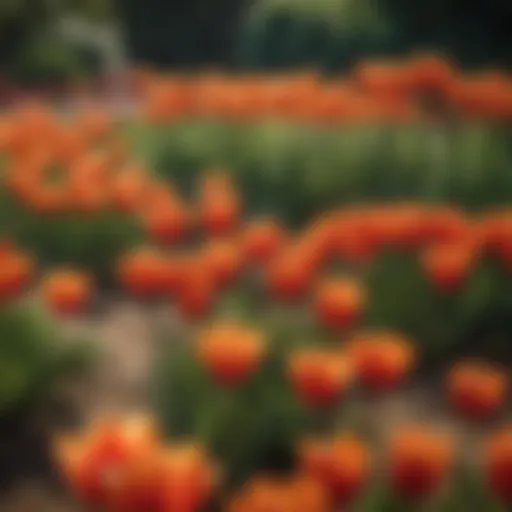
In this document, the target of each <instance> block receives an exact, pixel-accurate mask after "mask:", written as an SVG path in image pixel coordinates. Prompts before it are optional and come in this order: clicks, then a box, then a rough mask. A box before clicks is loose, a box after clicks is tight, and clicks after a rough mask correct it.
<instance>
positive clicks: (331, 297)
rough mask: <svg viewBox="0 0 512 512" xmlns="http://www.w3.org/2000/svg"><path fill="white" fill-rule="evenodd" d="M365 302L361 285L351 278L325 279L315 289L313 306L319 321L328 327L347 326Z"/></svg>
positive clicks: (351, 322) (354, 318)
mask: <svg viewBox="0 0 512 512" xmlns="http://www.w3.org/2000/svg"><path fill="white" fill-rule="evenodd" d="M364 302H365V294H364V291H363V290H362V288H361V285H360V284H359V283H358V282H357V281H355V280H351V279H342V278H339V279H335V278H331V279H325V280H324V281H322V282H321V283H320V284H319V285H318V286H317V289H316V293H315V298H314V308H315V312H316V316H317V318H318V319H319V320H320V322H321V323H322V324H323V325H325V326H327V327H330V328H340V327H348V326H350V325H352V324H353V322H354V321H355V320H356V318H357V317H358V316H359V315H360V313H361V310H362V309H363V306H364Z"/></svg>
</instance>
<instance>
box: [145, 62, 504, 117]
mask: <svg viewBox="0 0 512 512" xmlns="http://www.w3.org/2000/svg"><path fill="white" fill-rule="evenodd" d="M135 80H136V83H137V84H138V86H139V88H140V89H141V91H142V93H143V106H142V114H143V116H144V117H145V118H146V119H147V120H148V121H150V122H154V123H159V124H161V123H165V122H172V121H174V120H175V119H176V118H179V117H183V116H190V115H192V116H207V117H209V116H213V117H220V118H227V119H230V120H236V121H246V120H254V119H258V118H262V117H268V116H271V117H278V118H284V119H287V120H292V121H295V122H296V121H303V122H312V123H319V124H327V125H329V124H333V123H334V124H337V123H359V122H368V121H370V122H371V121H375V120H387V121H391V122H398V123H401V122H413V121H415V120H418V119H425V118H431V117H432V115H434V117H436V118H438V117H440V118H441V119H445V120H446V119H447V118H450V119H451V118H452V117H453V115H454V114H458V115H459V116H460V117H461V118H462V119H475V118H476V119H485V120H491V121H495V122H507V120H510V118H511V116H512V80H511V78H510V77H509V76H508V75H507V74H506V73H504V72H502V71H500V70H498V69H490V70H484V71H481V72H479V73H473V74H467V73H464V72H462V71H460V70H458V69H457V68H456V67H455V66H454V65H452V64H451V63H450V62H449V61H448V60H447V59H445V58H443V57H441V56H437V55H413V56H411V57H409V58H407V59H403V60H382V61H378V60H377V61H362V62H360V63H359V64H357V65H356V66H355V67H354V69H353V70H352V71H351V72H350V74H349V75H348V76H345V77H340V76H334V77H328V78H325V77H321V76H320V75H318V74H316V73H315V72H311V71H309V72H308V71H306V72H303V73H295V74H294V73H291V74H290V73H289V74H286V73H285V74H284V75H281V76H279V75H277V76H265V75H263V76H258V75H242V76H236V75H235V76H229V75H223V74H222V73H218V74H215V73H210V74H206V75H199V76H188V75H186V74H183V75H174V76H173V75H171V76H166V75H162V76H159V75H158V74H152V73H149V72H144V71H143V72H140V73H138V74H136V76H135ZM425 99H430V100H431V101H430V102H427V103H425ZM432 100H435V102H434V104H432Z"/></svg>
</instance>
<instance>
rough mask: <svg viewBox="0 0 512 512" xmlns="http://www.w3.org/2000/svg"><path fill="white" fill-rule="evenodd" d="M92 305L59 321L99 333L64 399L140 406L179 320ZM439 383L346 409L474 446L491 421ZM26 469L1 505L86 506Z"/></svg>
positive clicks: (69, 511) (24, 508) (95, 406)
mask: <svg viewBox="0 0 512 512" xmlns="http://www.w3.org/2000/svg"><path fill="white" fill-rule="evenodd" d="M97 310H98V311H97V312H95V313H93V314H91V315H90V316H89V317H87V318H83V319H80V320H72V321H69V320H68V321H66V322H63V324H62V328H63V330H64V332H66V333H69V334H73V335H75V334H84V335H86V336H87V337H88V338H90V339H93V340H97V341H99V346H100V357H99V363H98V364H97V365H95V366H94V369H93V371H92V373H90V374H88V375H87V376H86V377H85V378H84V379H82V381H81V382H79V383H78V385H74V386H72V387H71V386H70V387H67V388H66V389H64V390H63V395H64V396H65V398H66V400H68V401H71V402H72V403H73V404H74V408H75V412H77V416H78V420H79V421H87V420H88V419H89V418H92V417H94V416H95V415H97V414H98V413H102V412H105V411H119V412H123V411H133V410H134V409H135V410H137V409H141V408H144V407H145V405H146V404H147V399H146V387H147V378H148V375H149V369H150V366H151V357H152V354H153V353H154V350H153V349H154V348H155V347H153V344H154V343H156V342H157V341H156V340H158V336H154V334H155V333H158V332H159V331H160V330H162V329H177V328H179V325H178V323H177V320H176V319H175V318H173V314H172V311H170V310H169V309H167V307H165V306H161V305H148V306H141V305H139V304H135V303H134V302H131V301H128V300H124V299H119V298H115V297H113V298H106V299H103V300H102V302H101V304H99V305H98V308H97ZM436 388H438V384H436V383H434V384H432V383H425V382H422V383H419V384H411V385H410V387H409V388H407V389H405V390H402V391H400V392H399V393H395V394H392V395H390V396H385V397H382V399H377V400H376V399H374V398H373V399H371V398H369V397H364V396H361V398H360V400H357V402H356V403H355V405H354V406H353V407H352V408H351V410H350V416H351V418H352V419H353V420H354V422H355V424H356V425H358V424H361V423H362V424H364V425H367V426H368V428H370V429H371V430H372V431H373V432H374V433H375V434H377V435H378V437H381V438H385V437H386V436H387V435H388V433H389V432H390V431H391V430H392V429H394V428H395V427H396V426H397V425H400V424H404V423H409V422H421V423H423V424H432V425H437V426H442V427H443V428H445V429H446V430H447V431H449V432H451V433H453V434H454V435H455V438H456V439H457V440H459V441H460V442H461V444H462V445H464V446H472V447H473V446H475V443H477V442H478V440H479V439H480V438H481V437H482V434H483V433H484V432H485V431H486V430H487V429H488V428H489V427H490V426H491V425H487V426H477V427H472V428H468V426H467V424H464V425H463V424H462V422H460V421H457V420H456V419H455V418H454V416H453V414H451V413H450V412H449V409H448V407H447V406H446V404H444V403H443V401H442V399H441V398H440V397H442V396H443V395H442V393H441V392H440V390H439V389H436ZM68 419H69V418H68ZM0 435H1V433H0ZM25 448H26V449H28V450H29V451H30V450H31V449H30V448H29V447H28V446H25ZM472 451H473V450H472ZM33 453H34V452H33V451H31V454H33ZM31 469H32V470H31V471H23V470H21V472H20V474H19V475H18V480H17V483H16V485H15V486H14V487H11V488H10V489H9V490H8V491H5V492H4V493H2V494H0V512H81V511H83V510H84V509H83V508H81V507H80V505H78V504H76V503H74V502H73V500H72V499H71V498H69V497H67V496H66V494H65V492H64V491H63V489H62V488H61V487H60V486H59V485H58V483H57V479H56V478H55V477H54V475H52V473H51V471H50V470H49V468H48V467H47V466H46V465H45V464H40V465H38V466H37V467H35V468H34V467H32V468H31Z"/></svg>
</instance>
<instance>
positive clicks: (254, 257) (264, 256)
mask: <svg viewBox="0 0 512 512" xmlns="http://www.w3.org/2000/svg"><path fill="white" fill-rule="evenodd" d="M284 236H285V235H284V232H283V229H282V228H281V226H280V225H279V224H278V223H277V222H276V221H274V220H272V219H268V220H266V219H265V220H260V221H255V222H253V223H251V224H250V225H248V226H247V228H246V229H245V231H244V232H243V234H242V242H241V245H242V251H243V252H244V254H245V256H246V257H247V258H248V259H249V260H250V261H252V262H256V263H260V264H262V263H267V262H268V261H269V260H270V259H271V258H273V257H274V256H275V255H276V254H277V252H278V251H279V250H280V249H281V248H282V246H283V243H284Z"/></svg>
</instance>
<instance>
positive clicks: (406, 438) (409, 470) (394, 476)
mask: <svg viewBox="0 0 512 512" xmlns="http://www.w3.org/2000/svg"><path fill="white" fill-rule="evenodd" d="M452 455H453V454H452V446H451V443H450V440H449V439H448V438H447V437H446V436H445V435H443V434H440V433H438V432H434V431H430V430H428V429H424V428H421V427H412V428H408V429H402V430H400V431H398V432H396V433H395V435H394V437H393V439H392V440H391V443H390V445H389V447H388V453H387V459H386V460H387V462H386V465H387V472H388V478H389V480H390V484H391V488H392V490H393V491H394V493H395V494H396V495H398V496H400V497H402V498H405V499H408V500H411V501H417V500H420V501H421V500H424V499H426V498H428V497H429V496H432V495H433V494H435V493H437V491H439V490H440V488H441V486H442V484H443V483H444V481H445V479H446V477H447V475H448V472H449V469H450V466H451V465H452V462H453V460H452Z"/></svg>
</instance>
